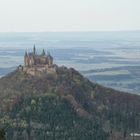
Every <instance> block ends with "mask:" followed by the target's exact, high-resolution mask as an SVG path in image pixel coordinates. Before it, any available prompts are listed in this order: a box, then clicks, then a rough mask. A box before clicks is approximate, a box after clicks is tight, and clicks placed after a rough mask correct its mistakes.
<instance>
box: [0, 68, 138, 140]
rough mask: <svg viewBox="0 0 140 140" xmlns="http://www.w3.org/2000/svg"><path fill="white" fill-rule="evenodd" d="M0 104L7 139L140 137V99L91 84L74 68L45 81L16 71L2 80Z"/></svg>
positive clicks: (44, 77) (59, 70)
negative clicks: (134, 134) (135, 135)
mask: <svg viewBox="0 0 140 140" xmlns="http://www.w3.org/2000/svg"><path fill="white" fill-rule="evenodd" d="M0 100H1V102H0V127H1V129H4V130H5V132H6V139H7V140H118V139H119V140H131V139H133V137H132V136H130V133H140V96H138V95H134V94H128V93H123V92H119V91H116V90H113V89H109V88H105V87H103V86H100V85H98V84H96V83H92V82H90V81H89V80H88V79H86V78H84V77H83V76H82V75H81V74H80V73H79V72H77V71H76V70H74V69H72V68H70V69H68V68H66V67H58V66H57V67H56V73H55V74H50V75H42V76H31V75H29V74H27V73H25V72H22V71H19V70H16V71H14V72H12V73H10V74H8V75H7V76H5V77H3V78H1V79H0ZM137 138H138V137H135V139H137Z"/></svg>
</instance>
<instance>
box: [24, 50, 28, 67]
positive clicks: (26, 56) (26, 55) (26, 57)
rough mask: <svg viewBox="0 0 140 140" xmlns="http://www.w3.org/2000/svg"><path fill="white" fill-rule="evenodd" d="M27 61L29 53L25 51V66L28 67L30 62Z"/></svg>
mask: <svg viewBox="0 0 140 140" xmlns="http://www.w3.org/2000/svg"><path fill="white" fill-rule="evenodd" d="M27 59H28V53H27V51H25V55H24V65H25V66H27V65H28V64H27V63H28V62H27Z"/></svg>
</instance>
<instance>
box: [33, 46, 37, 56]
mask: <svg viewBox="0 0 140 140" xmlns="http://www.w3.org/2000/svg"><path fill="white" fill-rule="evenodd" d="M33 54H34V55H35V54H36V48H35V45H34V48H33Z"/></svg>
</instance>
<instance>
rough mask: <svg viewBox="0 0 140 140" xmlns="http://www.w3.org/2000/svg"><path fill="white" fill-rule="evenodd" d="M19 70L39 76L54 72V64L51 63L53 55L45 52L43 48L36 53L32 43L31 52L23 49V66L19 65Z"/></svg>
mask: <svg viewBox="0 0 140 140" xmlns="http://www.w3.org/2000/svg"><path fill="white" fill-rule="evenodd" d="M18 69H19V70H21V71H23V72H26V73H28V74H30V75H33V76H41V75H47V74H53V75H54V74H55V73H56V65H54V64H53V57H52V56H51V55H50V53H47V54H46V53H45V50H44V49H43V51H42V53H41V54H38V53H37V51H36V47H35V45H34V47H33V52H29V53H28V52H27V51H25V55H24V66H21V65H20V66H19V67H18Z"/></svg>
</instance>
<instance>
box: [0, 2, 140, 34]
mask: <svg viewBox="0 0 140 140" xmlns="http://www.w3.org/2000/svg"><path fill="white" fill-rule="evenodd" d="M122 30H123V31H124V30H140V0H0V32H47V31H54V32H57V31H58V32H60V31H62V32H63V31H122Z"/></svg>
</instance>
